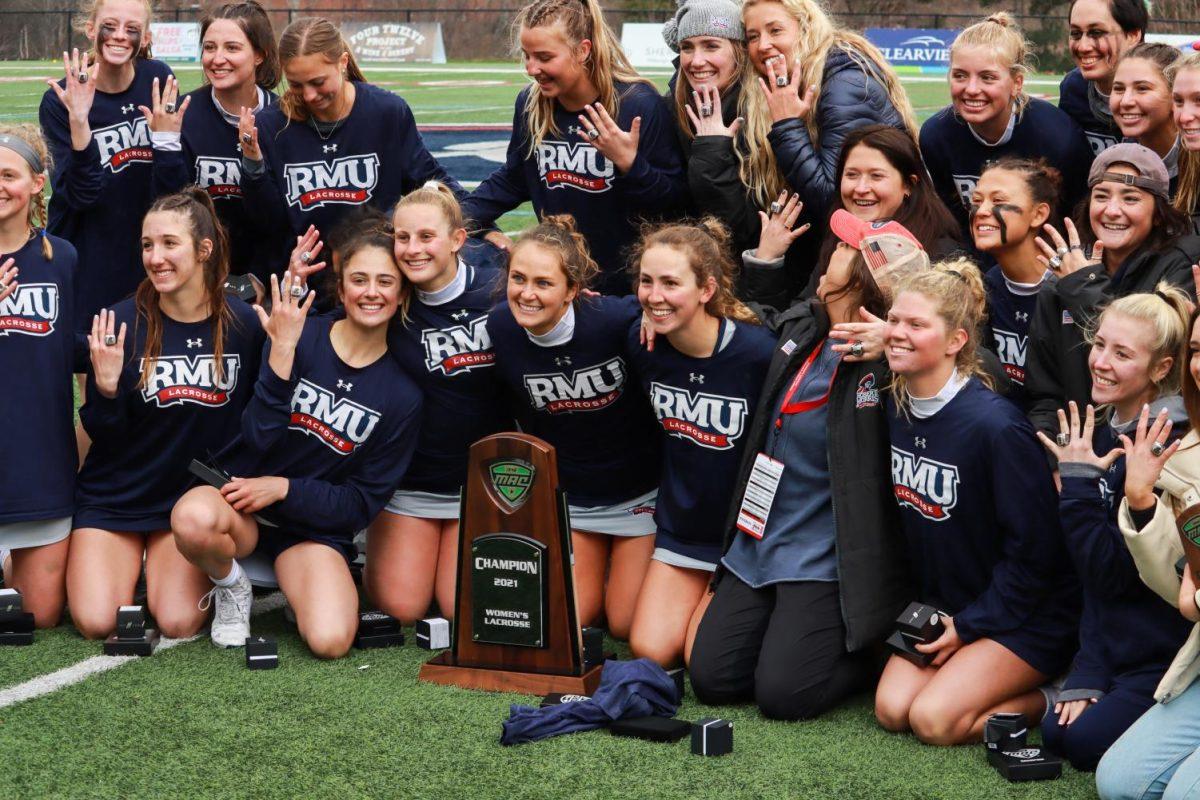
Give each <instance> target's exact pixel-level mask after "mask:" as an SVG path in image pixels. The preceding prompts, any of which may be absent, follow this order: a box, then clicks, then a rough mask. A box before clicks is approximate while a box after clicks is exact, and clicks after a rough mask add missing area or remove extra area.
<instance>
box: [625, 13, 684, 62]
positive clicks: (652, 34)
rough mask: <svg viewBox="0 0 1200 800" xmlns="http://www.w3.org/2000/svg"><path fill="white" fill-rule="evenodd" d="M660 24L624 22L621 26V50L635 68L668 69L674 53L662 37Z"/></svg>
mask: <svg viewBox="0 0 1200 800" xmlns="http://www.w3.org/2000/svg"><path fill="white" fill-rule="evenodd" d="M662 29H663V24H662V23H661V22H626V23H625V24H624V25H622V26H621V49H622V50H624V51H625V55H627V56H629V60H630V62H632V63H633V65H634V66H635V67H669V66H671V65H672V61H673V60H674V59H675V51H674V50H672V49H671V48H669V47H667V43H666V42H664V41H663V37H662Z"/></svg>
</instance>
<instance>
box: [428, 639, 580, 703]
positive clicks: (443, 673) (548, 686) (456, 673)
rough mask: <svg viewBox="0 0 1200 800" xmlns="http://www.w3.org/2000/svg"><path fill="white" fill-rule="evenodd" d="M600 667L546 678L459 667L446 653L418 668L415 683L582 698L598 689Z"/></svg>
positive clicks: (485, 668) (544, 676)
mask: <svg viewBox="0 0 1200 800" xmlns="http://www.w3.org/2000/svg"><path fill="white" fill-rule="evenodd" d="M603 669H604V665H603V664H597V665H596V666H594V667H592V668H591V669H589V670H587V671H585V672H584V673H583V674H582V675H545V674H543V673H540V672H511V671H508V670H502V669H491V668H488V667H460V666H456V665H455V664H454V660H453V656H452V655H451V654H450V651H449V650H447V651H446V652H444V653H439V654H438V655H436V656H434V657H433V658H431V659H429V661H427V662H425V663H424V664H422V665H421V671H420V672H419V673H417V679H418V680H422V681H425V682H427V683H440V684H442V685H443V686H457V687H459V688H461V689H482V690H483V691H485V692H518V693H520V694H534V695H546V694H551V693H552V692H560V693H562V694H585V695H588V696H591V695H592V694H594V693H595V691H596V688H597V687H598V686H599V685H600V672H601V670H603Z"/></svg>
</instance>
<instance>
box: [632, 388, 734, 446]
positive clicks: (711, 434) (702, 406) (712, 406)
mask: <svg viewBox="0 0 1200 800" xmlns="http://www.w3.org/2000/svg"><path fill="white" fill-rule="evenodd" d="M650 405H651V407H652V408H653V409H654V415H655V416H656V417H658V421H659V422H660V423H661V424H662V427H663V430H664V431H666V432H667V434H668V435H670V436H674V437H676V438H678V439H690V440H691V441H693V442H695V443H696V444H698V445H700V446H701V447H707V448H708V449H709V450H729V449H731V448H733V446H734V442H736V441H737V440H738V439H740V438H741V436H742V431H743V430H745V425H746V411H747V409H746V400H745V398H742V397H725V396H723V395H719V394H708V393H707V392H689V391H687V390H686V389H677V388H675V387H674V386H670V385H668V384H665V383H659V382H658V381H654V382H652V383H651V384H650Z"/></svg>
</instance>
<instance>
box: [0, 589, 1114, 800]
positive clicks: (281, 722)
mask: <svg viewBox="0 0 1200 800" xmlns="http://www.w3.org/2000/svg"><path fill="white" fill-rule="evenodd" d="M254 629H255V633H256V634H262V635H269V636H276V637H278V639H279V643H280V666H279V669H277V670H273V671H266V672H252V671H250V670H247V669H246V668H245V667H244V665H243V656H242V654H241V652H240V651H223V650H218V649H216V648H214V647H212V646H211V645H210V644H209V643H208V642H207V641H196V642H192V643H189V644H185V645H181V646H179V647H176V648H174V649H172V650H170V651H168V652H165V653H160V654H158V655H155V656H154V657H152V658H150V659H145V660H141V661H136V662H133V663H130V664H128V665H126V666H123V667H120V668H118V669H115V670H113V671H111V672H106V673H103V674H101V675H98V676H95V677H93V678H91V679H89V680H87V681H85V682H84V683H81V684H77V685H75V686H72V687H69V688H67V689H64V690H62V691H59V692H57V693H55V694H52V695H48V696H45V697H42V698H39V699H36V700H32V701H29V702H26V703H23V704H20V705H17V706H14V707H12V708H8V709H3V710H0V752H2V753H4V754H5V758H4V760H5V768H4V769H3V770H0V796H4V797H45V796H54V797H99V796H117V797H128V798H138V797H162V796H179V795H187V796H200V797H255V798H270V797H294V796H299V795H307V796H317V797H331V796H354V797H385V796H386V797H397V796H399V797H443V798H457V797H475V798H491V797H506V798H509V797H512V798H521V797H531V798H533V797H536V798H549V797H605V798H626V797H628V798H633V797H637V798H657V797H662V798H679V797H697V798H699V797H722V798H732V797H805V798H837V800H849V799H851V798H855V799H856V798H891V799H893V800H906V799H909V798H911V800H932V799H933V798H947V800H948V799H949V798H968V797H980V798H982V797H987V798H989V799H994V798H1029V800H1037V799H1039V798H1085V797H1092V796H1093V788H1092V786H1093V784H1092V778H1091V776H1090V775H1084V774H1080V773H1075V772H1072V771H1070V770H1069V769H1068V770H1067V771H1066V774H1065V775H1064V777H1063V778H1062V779H1061V780H1058V781H1054V782H1051V783H1042V784H1020V785H1017V784H1008V783H1006V782H1005V781H1004V780H1003V779H1002V778H1001V777H1000V776H999V774H998V773H996V772H995V771H994V770H992V769H991V767H989V766H987V764H986V763H985V761H984V754H983V750H982V747H981V746H977V747H963V748H952V749H941V748H930V747H924V746H921V745H920V744H918V743H917V742H916V740H914V739H913V738H912V737H910V736H894V735H891V734H887V733H884V732H883V731H882V730H880V729H879V728H878V727H877V726H876V725H875V724H874V720H873V718H872V715H871V708H870V701H869V698H868V697H866V696H863V697H861V698H857V699H855V700H854V701H852V702H850V703H849V704H847V705H846V706H845V707H844V708H841V709H839V710H837V711H835V712H833V713H831V714H829V715H827V716H826V717H824V718H822V719H820V720H817V721H814V722H806V723H780V722H770V721H767V720H765V719H763V718H762V717H761V716H759V715H758V713H757V712H756V711H755V710H754V709H753V708H752V707H736V708H721V709H716V708H708V707H705V706H702V705H700V704H698V703H697V702H696V701H695V699H694V698H693V697H691V695H690V691H689V696H688V697H687V699H686V701H685V703H684V705H683V707H682V708H681V709H680V712H679V716H680V717H681V718H683V719H689V720H695V719H699V718H701V717H704V716H721V717H724V718H726V719H729V720H731V721H732V722H733V723H734V731H735V736H734V752H733V754H732V755H730V756H725V757H722V758H711V759H706V758H701V757H697V756H693V755H691V753H690V750H689V745H688V742H687V740H684V741H682V742H679V743H677V744H656V743H650V742H642V741H637V740H631V739H620V738H616V737H613V736H610V735H609V734H608V733H607V732H604V731H595V732H589V733H583V734H573V735H569V736H563V737H559V738H557V739H552V740H549V741H545V742H539V743H535V744H527V745H520V746H517V747H513V748H504V747H501V746H500V745H499V736H500V723H501V721H502V720H503V719H505V718H506V717H507V715H508V707H509V704H510V703H532V702H534V700H535V699H534V698H532V697H523V696H520V695H502V694H485V693H481V692H471V691H465V690H459V689H451V688H446V687H441V686H433V685H429V684H423V683H418V682H417V680H416V674H417V669H418V668H419V665H420V664H421V663H422V662H423V661H424V660H425V659H426V658H427V657H428V655H429V654H428V653H427V652H426V651H424V650H420V649H419V648H417V647H415V646H413V645H412V644H411V642H412V639H411V631H410V632H409V634H410V638H409V642H410V643H409V644H408V645H406V646H405V647H403V648H393V649H389V650H371V651H352V653H351V655H350V656H349V657H348V658H345V659H342V660H340V661H336V662H321V661H317V660H316V659H314V658H312V657H311V656H309V655H308V654H307V651H306V650H305V649H304V647H303V645H302V644H301V643H300V641H299V639H298V637H297V636H296V634H295V632H294V630H293V629H292V628H291V627H290V626H289V625H287V623H285V622H284V621H283V615H282V612H279V611H276V612H272V613H270V614H267V615H264V616H263V617H258V618H255V621H254ZM72 636H74V634H69V633H66V632H64V631H58V632H54V633H52V634H49V635H47V634H45V633H40V634H39V635H38V644H36V645H35V646H34V648H33V649H32V650H30V649H29V648H23V649H21V650H19V651H18V650H9V651H5V652H3V653H2V654H0V662H3V663H6V662H8V661H11V660H13V659H14V658H18V657H19V658H25V657H27V655H29V654H34V653H37V652H38V651H40V650H42V649H43V648H45V647H47V646H48V645H51V644H54V643H55V642H59V641H60V640H66V639H69V638H70V637H72ZM78 644H79V645H80V647H81V648H83V649H86V650H89V651H90V653H89V654H94V653H98V652H99V645H98V644H95V643H82V642H78ZM612 644H613V643H611V642H610V645H612ZM617 649H618V650H621V651H623V652H624V649H623V648H620V647H618V648H617ZM10 674H11V670H9V669H7V668H6V669H5V671H2V672H0V684H4V683H7V682H8V676H9V675H10Z"/></svg>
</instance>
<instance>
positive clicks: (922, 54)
mask: <svg viewBox="0 0 1200 800" xmlns="http://www.w3.org/2000/svg"><path fill="white" fill-rule="evenodd" d="M958 33H959V32H958V31H956V30H947V29H944V28H867V30H866V34H867V38H868V39H870V40H871V43H872V44H874V45H875V46H876V47H878V48H879V49H880V50H882V51H883V56H884V58H886V59H887V60H888V61H889V62H890V63H891V64H892V66H894V67H897V68H907V69H902V70H901V71H904V72H945V71H946V70H948V69H949V68H950V43H951V42H953V41H954V38H955V37H956V36H958Z"/></svg>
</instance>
